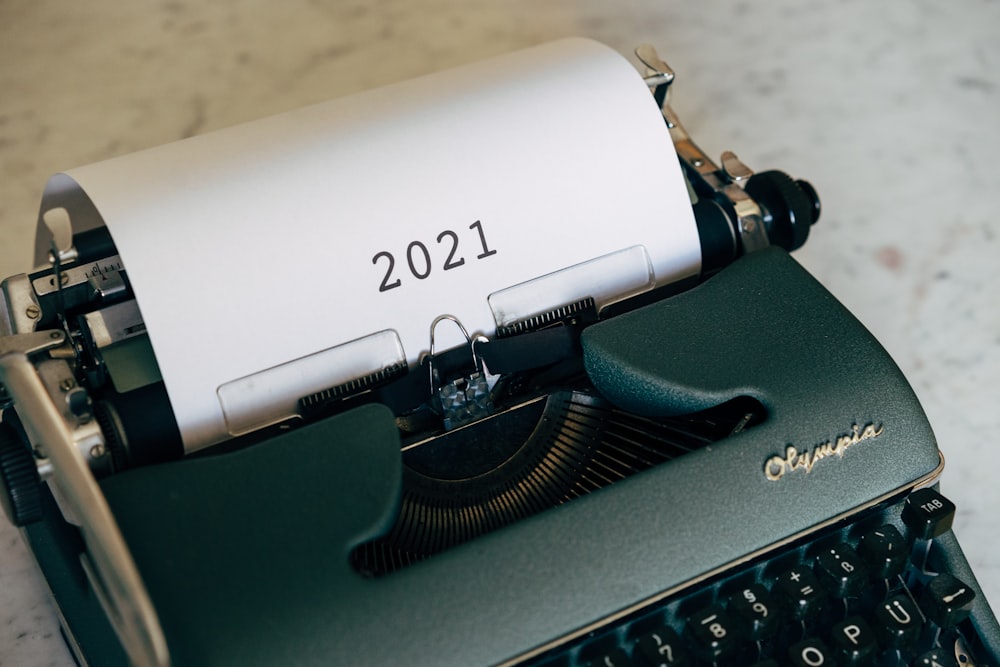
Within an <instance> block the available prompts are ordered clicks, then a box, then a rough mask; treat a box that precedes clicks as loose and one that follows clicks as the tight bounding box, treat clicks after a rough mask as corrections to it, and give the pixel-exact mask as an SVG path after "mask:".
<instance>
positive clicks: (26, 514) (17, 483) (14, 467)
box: [0, 424, 42, 528]
mask: <svg viewBox="0 0 1000 667" xmlns="http://www.w3.org/2000/svg"><path fill="white" fill-rule="evenodd" d="M0 485H2V487H3V493H0V504H2V505H3V511H4V512H5V513H6V514H7V518H8V519H10V522H11V523H12V524H14V525H15V526H17V527H19V528H20V527H22V526H27V525H28V524H30V523H35V522H36V521H39V520H41V518H42V489H41V486H42V482H41V479H40V478H39V476H38V466H37V465H36V464H35V456H34V454H33V453H32V451H31V448H30V447H29V446H28V444H27V443H26V442H24V440H22V438H21V436H20V434H19V433H18V431H17V430H15V429H14V428H13V427H12V426H11V425H10V424H0Z"/></svg>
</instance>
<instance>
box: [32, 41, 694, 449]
mask: <svg viewBox="0 0 1000 667" xmlns="http://www.w3.org/2000/svg"><path fill="white" fill-rule="evenodd" d="M88 198H89V201H88ZM91 202H92V204H93V207H92V206H91ZM54 205H62V206H66V207H67V208H68V209H69V210H70V213H71V216H72V217H73V220H74V223H79V224H82V225H85V226H92V225H93V224H95V221H99V220H103V222H104V223H105V224H106V225H107V226H108V228H109V229H110V231H111V234H112V237H113V238H114V241H115V244H116V246H117V248H118V251H119V254H120V256H121V258H122V260H123V262H124V265H125V268H126V270H127V272H128V275H129V278H130V280H131V283H132V285H133V287H134V289H135V292H136V296H137V299H138V303H139V308H140V310H141V311H142V315H143V318H144V320H145V323H146V326H147V329H148V331H149V335H150V338H151V340H152V344H153V348H154V350H155V354H156V358H157V361H158V363H159V366H160V370H161V372H162V374H163V377H164V381H165V383H166V387H167V391H168V393H169V395H170V400H171V404H172V407H173V410H174V413H175V414H176V416H177V419H178V422H179V426H180V430H181V433H182V435H183V438H184V443H185V447H186V449H187V450H188V451H192V450H195V449H198V448H201V447H204V446H207V445H210V444H213V443H215V442H219V441H221V440H224V439H226V438H227V437H229V436H230V434H229V429H228V428H227V425H226V420H225V418H224V415H223V412H222V408H221V405H220V398H219V394H218V392H219V388H220V387H223V386H225V385H227V384H228V383H231V382H233V381H234V380H237V379H239V378H247V377H253V376H254V375H255V374H258V373H260V372H261V371H264V370H265V369H271V368H274V367H277V366H281V365H283V364H286V363H288V362H291V361H293V360H296V359H303V358H308V357H309V356H310V355H317V353H320V352H321V351H323V350H329V349H330V348H333V347H335V346H338V345H340V344H342V343H346V342H348V341H353V340H357V339H360V338H364V337H365V336H367V335H369V334H372V333H374V332H381V331H386V330H389V331H395V332H397V333H398V335H399V340H400V341H401V342H402V347H403V350H405V357H406V359H407V360H408V361H409V363H410V364H415V363H416V362H417V360H418V359H419V357H420V355H421V354H422V353H423V352H426V351H427V350H428V347H429V326H430V324H431V322H432V321H433V319H434V318H435V317H436V316H437V315H440V314H442V313H450V314H453V315H455V316H456V317H458V318H459V319H460V320H461V322H462V323H463V324H464V325H465V326H466V328H467V329H468V330H469V331H470V332H472V333H482V334H486V335H490V334H492V333H493V331H494V329H495V327H496V323H495V321H494V316H493V313H492V311H491V310H490V307H489V304H488V302H487V297H488V296H489V295H490V294H493V293H495V292H499V291H501V290H504V289H506V288H509V287H512V286H514V285H519V284H522V283H525V282H527V281H530V280H533V279H536V278H538V277H539V276H544V275H547V274H550V273H553V272H556V271H560V270H562V269H565V268H567V267H571V266H574V265H578V264H580V263H583V262H587V261H590V260H593V259H595V258H598V257H603V256H605V255H609V254H611V253H616V252H618V251H621V250H624V249H629V248H633V247H635V246H639V247H641V248H642V249H644V250H645V255H646V258H647V261H648V263H649V267H648V269H649V272H650V275H651V276H652V281H653V283H654V284H655V285H663V284H666V283H669V282H672V281H674V280H677V279H680V278H682V277H686V276H690V275H693V274H695V273H697V272H698V270H699V268H700V251H699V242H698V235H697V230H696V228H695V223H694V219H693V216H692V213H691V207H690V204H689V200H688V195H687V191H686V188H685V185H684V182H683V179H682V177H681V174H680V169H679V165H678V162H677V158H676V154H675V152H674V149H673V145H672V143H671V141H670V138H669V135H668V132H667V131H666V128H665V127H664V123H663V120H662V117H661V115H660V113H659V110H658V109H657V107H656V104H655V103H654V101H653V99H652V96H651V95H650V93H649V91H648V89H647V88H646V86H645V84H644V83H643V81H642V79H641V77H640V75H639V74H638V72H637V71H636V70H635V68H634V67H633V66H632V65H631V64H630V63H628V61H627V60H625V59H624V58H622V57H621V56H620V55H619V54H617V53H615V52H614V51H612V50H610V49H608V48H607V47H605V46H602V45H599V44H596V43H594V42H590V41H586V40H566V41H562V42H556V43H553V44H548V45H543V46H540V47H536V48H533V49H529V50H526V51H522V52H518V53H514V54H511V55H507V56H503V57H500V58H496V59H493V60H489V61H485V62H482V63H478V64H474V65H470V66H466V67H462V68H458V69H454V70H450V71H446V72H443V73H440V74H435V75H431V76H427V77H423V78H419V79H415V80H411V81H407V82H404V83H400V84H397V85H394V86H390V87H386V88H381V89H377V90H373V91H369V92H366V93H362V94H359V95H355V96H352V97H347V98H343V99H339V100H334V101H332V102H328V103H324V104H320V105H316V106H312V107H308V108H305V109H301V110H298V111H295V112H292V113H288V114H283V115H280V116H275V117H272V118H267V119H264V120H260V121H256V122H253V123H249V124H246V125H241V126H237V127H234V128H230V129H227V130H223V131H220V132H215V133H212V134H208V135H204V136H200V137H194V138H191V139H187V140H184V141H180V142H177V143H173V144H169V145H166V146H162V147H159V148H155V149H151V150H147V151H143V152H140V153H136V154H133V155H128V156H125V157H121V158H116V159H113V160H109V161H106V162H102V163H99V164H95V165H91V166H87V167H82V168H79V169H74V170H71V171H69V172H67V173H66V174H59V175H57V176H55V177H53V180H52V182H51V188H50V191H49V193H48V195H47V197H46V201H43V210H44V209H45V208H47V207H48V206H54ZM94 207H96V213H97V215H95V211H94V210H93V208H94ZM81 221H82V222H81ZM622 256H624V255H622ZM390 264H391V265H392V270H391V272H390V271H389V268H390ZM564 282H565V281H564ZM380 288H381V289H380ZM553 305H561V304H553ZM438 345H439V346H440V345H441V342H440V341H439V342H438ZM271 375H272V376H275V377H276V376H278V375H281V374H277V373H272V374H271ZM284 375H286V376H287V375H288V374H287V373H285V374H284ZM261 377H263V376H261Z"/></svg>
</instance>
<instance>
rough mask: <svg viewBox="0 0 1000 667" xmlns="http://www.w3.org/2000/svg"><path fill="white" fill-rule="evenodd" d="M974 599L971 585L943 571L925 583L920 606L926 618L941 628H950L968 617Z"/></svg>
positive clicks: (974, 594)
mask: <svg viewBox="0 0 1000 667" xmlns="http://www.w3.org/2000/svg"><path fill="white" fill-rule="evenodd" d="M975 599H976V593H975V591H973V590H972V587H971V586H969V585H968V584H967V583H965V582H963V581H961V580H960V579H956V578H955V577H953V576H952V575H950V574H948V573H946V572H945V573H941V574H939V575H937V576H936V577H934V578H933V579H931V580H930V583H928V584H927V587H926V588H925V589H924V595H923V598H922V599H921V603H920V606H921V608H922V609H923V610H924V611H925V612H926V613H927V618H929V619H931V620H932V621H933V622H934V623H937V624H938V625H939V626H940V627H942V628H950V627H951V626H953V625H958V624H959V623H961V622H962V621H964V620H965V619H966V618H968V616H969V612H970V611H971V610H972V602H973V600H975Z"/></svg>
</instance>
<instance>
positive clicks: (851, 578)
mask: <svg viewBox="0 0 1000 667" xmlns="http://www.w3.org/2000/svg"><path fill="white" fill-rule="evenodd" d="M816 577H817V578H818V579H819V580H820V583H822V584H823V586H825V587H826V589H827V590H828V591H830V593H831V594H832V595H834V596H836V597H838V598H849V597H854V596H856V595H860V594H861V591H862V590H863V589H864V587H865V584H866V583H867V581H868V568H866V567H865V564H864V563H863V562H862V561H861V558H860V557H859V556H858V554H857V552H855V551H854V549H852V548H851V547H850V546H848V545H846V544H835V545H833V546H832V547H828V548H826V549H823V550H822V551H820V552H819V554H818V555H817V556H816Z"/></svg>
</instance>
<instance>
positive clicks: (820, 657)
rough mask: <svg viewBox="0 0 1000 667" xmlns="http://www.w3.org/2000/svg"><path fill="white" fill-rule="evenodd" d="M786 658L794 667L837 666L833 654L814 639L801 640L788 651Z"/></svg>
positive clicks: (820, 641)
mask: <svg viewBox="0 0 1000 667" xmlns="http://www.w3.org/2000/svg"><path fill="white" fill-rule="evenodd" d="M788 658H789V661H790V662H791V664H792V665H794V667H835V666H836V664H837V663H836V662H835V658H834V657H833V652H832V651H831V650H830V649H828V648H827V647H826V644H824V643H823V642H822V640H820V639H817V638H815V637H808V638H806V639H803V640H802V641H800V642H799V643H798V644H795V645H794V646H792V647H791V648H790V649H788Z"/></svg>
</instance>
